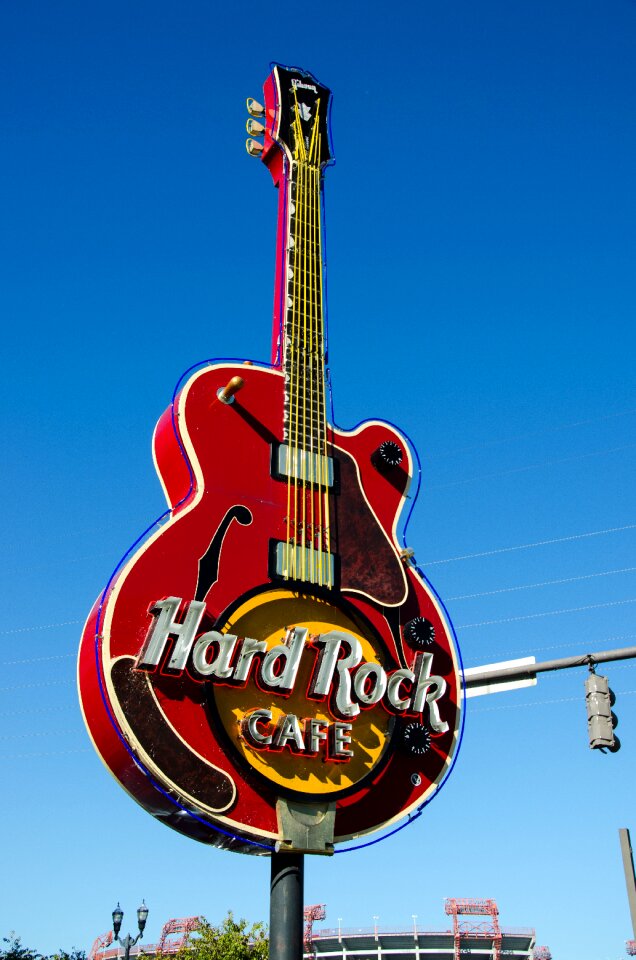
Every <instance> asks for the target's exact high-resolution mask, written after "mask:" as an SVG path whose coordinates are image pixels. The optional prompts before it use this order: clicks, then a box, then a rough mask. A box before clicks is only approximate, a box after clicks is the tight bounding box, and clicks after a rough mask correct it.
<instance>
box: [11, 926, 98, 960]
mask: <svg viewBox="0 0 636 960" xmlns="http://www.w3.org/2000/svg"><path fill="white" fill-rule="evenodd" d="M0 960H86V953H85V952H84V950H75V949H73V950H71V952H70V953H69V952H68V951H67V950H57V951H56V952H55V953H52V954H51V955H50V956H48V957H47V956H46V955H45V954H42V953H38V952H37V950H31V948H30V947H25V946H24V944H23V943H22V939H21V938H20V937H18V936H17V935H16V934H15V933H10V934H9V936H8V937H3V938H2V946H1V947H0Z"/></svg>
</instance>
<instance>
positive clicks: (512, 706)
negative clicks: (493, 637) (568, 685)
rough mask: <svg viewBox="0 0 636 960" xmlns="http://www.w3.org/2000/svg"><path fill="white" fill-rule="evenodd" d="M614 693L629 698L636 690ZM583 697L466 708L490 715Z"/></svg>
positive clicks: (581, 697) (573, 700)
mask: <svg viewBox="0 0 636 960" xmlns="http://www.w3.org/2000/svg"><path fill="white" fill-rule="evenodd" d="M614 693H615V694H616V696H617V697H629V696H631V695H632V694H634V693H636V690H615V691H614ZM582 699H583V695H581V696H580V697H558V698H556V699H554V700H534V701H533V702H532V703H503V704H501V706H497V707H477V708H476V709H475V708H473V707H468V708H467V709H468V710H469V711H470V713H471V714H473V713H490V712H491V711H492V710H516V709H517V707H539V706H543V705H544V704H547V703H574V702H575V701H576V702H579V703H580V702H581V700H582Z"/></svg>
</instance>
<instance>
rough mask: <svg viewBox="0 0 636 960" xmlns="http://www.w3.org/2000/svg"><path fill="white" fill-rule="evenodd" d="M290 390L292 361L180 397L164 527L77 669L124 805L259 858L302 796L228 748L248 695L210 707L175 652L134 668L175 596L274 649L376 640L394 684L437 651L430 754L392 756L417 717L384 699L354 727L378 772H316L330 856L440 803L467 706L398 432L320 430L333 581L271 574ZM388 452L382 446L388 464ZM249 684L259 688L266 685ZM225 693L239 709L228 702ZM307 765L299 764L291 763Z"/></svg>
mask: <svg viewBox="0 0 636 960" xmlns="http://www.w3.org/2000/svg"><path fill="white" fill-rule="evenodd" d="M233 377H240V378H241V379H242V380H243V381H244V387H243V388H242V389H241V390H240V392H237V393H236V395H235V396H234V397H232V398H231V402H229V403H228V402H223V401H222V399H219V392H220V391H222V389H223V388H224V387H226V385H227V384H228V382H229V381H231V379H232V378H233ZM285 382H286V381H285V371H284V369H283V364H282V363H281V364H280V366H279V367H276V366H267V365H263V366H259V365H254V364H251V363H247V362H246V363H245V364H243V365H239V364H227V363H215V364H209V365H206V366H205V367H202V368H201V369H199V370H198V371H197V372H196V373H194V374H193V375H192V376H191V377H190V379H189V380H188V381H187V382H186V383H185V385H184V386H183V387H182V389H181V390H180V392H179V394H178V395H177V397H176V398H175V401H174V403H173V404H171V406H170V407H169V408H168V409H167V410H166V412H165V413H164V414H163V416H162V417H161V419H160V420H159V422H158V424H157V427H156V429H155V434H154V456H155V463H156V467H157V471H158V473H159V476H160V479H161V482H162V485H163V488H164V491H165V494H166V498H167V500H168V505H169V507H170V516H169V519H168V520H167V522H166V523H165V524H164V525H163V526H161V527H158V528H157V530H156V532H155V533H154V534H153V535H152V536H150V537H149V539H147V540H146V542H144V543H143V544H142V546H141V547H140V548H139V549H138V551H137V552H136V554H135V555H134V556H132V557H131V558H130V559H129V560H128V562H127V563H126V564H125V566H123V567H122V569H121V570H120V571H119V572H118V573H117V575H116V576H115V577H114V578H113V580H112V581H111V582H110V583H109V585H108V587H107V588H106V590H105V591H104V593H103V595H102V596H101V597H100V598H99V600H98V601H97V603H96V604H95V607H94V609H93V611H92V612H91V614H90V616H89V619H88V621H87V624H86V627H85V630H84V633H83V638H82V643H81V647H80V656H79V667H78V676H79V690H80V700H81V703H82V707H83V710H84V715H85V718H86V723H87V726H88V728H89V731H90V734H91V737H92V739H93V742H94V744H95V747H96V749H97V751H98V752H99V754H100V756H101V757H102V759H103V761H104V763H105V764H106V766H107V767H108V769H109V770H110V771H111V772H112V773H113V774H114V776H115V777H116V778H117V779H118V780H119V781H120V783H121V784H122V785H123V786H124V787H125V788H126V789H127V790H128V791H129V793H131V794H132V795H133V796H134V798H135V799H136V800H137V801H138V802H140V803H141V804H142V805H143V806H144V807H146V809H147V810H149V811H150V812H151V813H153V814H154V815H155V816H156V817H158V818H160V819H161V820H162V821H163V822H165V823H167V824H168V825H170V826H171V827H173V828H175V829H177V830H179V831H181V832H182V833H185V834H187V835H189V836H191V837H194V838H196V839H199V840H203V841H205V842H208V843H213V844H215V845H217V846H225V847H228V848H232V849H235V850H239V851H242V852H251V853H266V852H268V851H269V849H271V848H272V847H273V846H274V844H276V843H280V842H281V841H282V840H284V837H283V836H282V833H281V830H282V828H281V822H280V818H279V816H278V814H277V802H278V800H279V798H280V796H287V797H291V798H292V799H293V798H295V799H296V800H298V799H299V798H300V799H301V800H302V799H303V794H302V791H301V792H300V793H299V792H298V791H299V790H300V788H296V787H294V786H293V776H295V774H292V772H290V771H289V770H288V769H287V768H286V767H283V768H281V770H282V772H281V771H278V772H277V773H276V774H275V776H274V779H267V777H264V776H263V775H262V772H259V768H258V766H257V767H255V768H252V767H250V766H249V765H246V764H245V763H242V762H241V758H240V757H239V756H238V754H237V744H238V747H241V735H240V734H237V736H236V738H235V739H234V741H233V742H230V741H229V740H228V738H227V737H226V736H225V735H224V733H223V732H222V731H221V732H219V728H220V727H223V724H224V723H225V727H226V728H227V727H228V723H227V722H226V721H227V717H228V716H229V717H230V719H231V717H232V711H234V713H235V714H236V715H237V716H238V713H237V711H238V709H239V708H238V707H237V705H236V702H235V701H234V700H232V699H231V698H232V697H234V696H235V695H240V694H242V693H243V692H245V691H246V690H247V687H248V686H249V684H234V685H232V683H228V684H225V685H223V684H219V685H217V687H215V692H214V693H213V694H211V693H210V684H209V683H207V682H204V680H203V678H202V677H201V676H200V675H197V674H196V671H195V670H194V669H192V667H191V664H190V665H189V666H188V667H187V669H185V670H184V671H182V672H181V673H179V675H178V677H176V676H175V673H174V671H171V669H170V665H169V663H168V661H167V657H168V655H169V653H170V649H172V648H170V649H169V650H168V652H167V654H166V656H164V658H163V660H162V661H161V663H159V664H158V667H157V669H154V668H153V669H145V668H144V669H142V668H141V667H140V662H141V660H140V651H142V650H144V649H147V648H148V642H149V641H148V638H149V635H150V634H149V631H150V630H151V628H152V625H153V612H152V611H153V605H154V604H156V603H157V601H160V600H164V599H165V598H172V597H175V598H178V599H179V601H180V616H182V617H183V616H184V615H185V612H186V609H187V604H188V603H190V602H191V601H193V600H195V599H196V600H197V601H198V602H201V603H204V604H205V611H204V614H203V617H202V619H201V622H200V625H199V627H198V634H201V633H202V632H203V631H211V630H217V631H220V632H221V633H222V634H223V633H226V632H230V633H231V632H232V630H235V631H236V632H237V633H238V630H239V628H240V626H241V625H242V624H243V622H249V623H252V622H258V623H259V624H261V625H262V630H263V631H265V633H267V634H268V635H269V634H270V633H272V631H273V632H274V633H275V632H276V629H279V628H280V630H283V629H284V628H286V627H288V626H289V624H290V623H291V622H293V623H296V624H299V623H307V624H312V623H313V624H315V623H318V624H319V626H320V625H321V624H326V625H327V626H325V627H324V628H321V632H322V631H323V630H324V631H326V630H327V629H328V627H329V626H330V628H331V629H333V627H334V625H335V626H336V627H339V628H341V629H350V630H351V631H353V632H354V633H355V632H357V633H358V634H359V635H360V636H362V637H363V638H370V639H369V643H371V645H372V646H373V645H375V646H374V649H376V650H378V651H380V653H378V654H377V659H378V662H381V663H383V669H384V670H385V672H386V673H387V675H390V672H391V671H392V670H393V671H395V670H399V669H402V670H407V671H408V670H409V669H412V670H415V663H416V658H417V655H418V651H421V650H423V649H429V648H430V650H431V651H433V650H434V659H435V674H436V676H437V679H439V678H443V680H444V684H445V689H446V693H445V695H444V699H443V701H440V703H442V704H443V706H442V708H441V709H442V719H443V721H444V723H443V724H438V728H437V729H435V728H434V725H433V729H432V731H431V736H430V742H429V739H428V734H426V737H425V739H426V744H425V749H424V748H423V749H420V750H419V751H418V750H415V751H413V750H408V749H399V748H396V747H395V744H396V743H397V742H398V741H399V742H401V741H400V737H401V736H402V733H403V732H404V730H405V729H406V727H407V726H408V724H409V723H410V724H411V727H413V726H415V727H417V728H418V730H419V729H420V727H419V726H418V724H419V721H420V720H422V716H420V715H417V716H416V715H415V714H412V713H410V712H409V711H408V710H407V711H406V714H405V715H404V716H402V715H399V716H398V715H397V714H396V712H395V711H392V710H391V709H390V708H389V709H387V708H386V703H384V702H382V703H377V704H373V705H369V706H368V707H365V706H364V705H363V707H362V710H361V713H360V717H361V718H362V720H363V721H364V722H365V723H366V724H367V727H368V729H370V730H371V729H373V730H376V728H377V730H380V731H381V734H378V736H380V735H381V737H382V738H384V740H386V744H387V746H386V747H385V746H382V749H381V751H380V752H379V753H378V758H377V762H376V760H374V761H373V762H372V763H370V764H369V766H368V770H366V769H365V771H363V773H360V774H359V775H358V774H356V775H355V776H352V777H351V778H350V779H349V780H347V779H346V769H347V764H346V762H341V763H336V764H332V765H331V766H329V764H328V763H324V762H323V763H322V764H321V765H320V769H319V772H318V777H322V776H323V771H325V770H327V767H329V770H328V771H327V772H326V773H324V776H325V777H327V779H328V782H327V781H325V784H324V792H321V791H323V785H321V786H320V787H319V789H318V792H316V791H314V792H313V793H312V791H311V790H309V793H308V799H309V800H310V801H311V802H312V803H313V804H314V806H315V804H316V803H320V802H323V801H324V802H325V803H332V804H335V831H334V841H335V842H338V841H341V840H346V839H349V838H351V837H355V836H359V835H361V834H364V833H366V832H369V831H371V830H373V829H377V827H378V825H387V824H390V823H392V822H394V821H396V820H397V819H398V818H399V817H401V816H403V814H404V813H405V812H408V811H411V810H413V809H415V808H416V807H418V806H419V805H420V804H421V803H422V802H423V801H424V800H425V799H426V798H427V797H428V796H430V795H432V793H433V792H434V791H435V789H436V788H437V786H438V785H439V784H440V783H441V781H442V779H443V777H444V776H445V774H446V773H447V771H448V769H449V766H450V758H451V756H452V754H453V751H454V747H455V745H456V741H457V738H458V731H459V717H460V705H461V684H460V682H459V679H458V677H459V673H458V659H457V654H456V650H455V645H454V639H453V635H452V628H451V627H450V624H449V623H448V621H447V619H446V616H445V613H444V610H443V607H442V605H441V603H440V602H439V600H438V599H437V597H436V596H435V594H434V593H433V591H432V590H431V589H430V587H429V586H428V584H427V583H426V582H425V580H424V579H423V577H421V576H420V574H419V573H418V571H417V570H416V569H415V567H414V566H413V565H412V563H411V562H410V560H409V558H408V557H402V555H401V550H400V545H399V544H398V541H397V524H398V519H399V517H400V514H401V512H402V509H403V507H404V503H405V498H406V496H407V491H408V489H409V486H410V484H411V481H412V479H413V473H414V463H413V456H412V454H411V451H410V450H409V446H408V443H407V441H406V439H405V437H404V436H402V435H401V434H400V433H399V432H398V431H397V430H396V429H395V428H394V427H393V426H390V425H389V424H387V423H382V422H378V421H369V422H367V423H364V424H362V425H361V426H359V427H357V428H356V429H354V430H353V431H351V432H343V431H341V430H338V429H336V428H334V427H333V426H331V425H328V424H327V429H326V437H325V440H326V445H327V449H328V452H329V456H330V457H331V459H332V462H333V480H332V482H330V484H329V488H328V490H327V492H326V493H325V494H324V496H323V501H322V503H323V504H326V506H325V509H329V511H330V518H331V519H330V526H331V543H330V552H331V554H333V556H334V558H335V561H334V568H333V578H328V577H326V576H322V574H321V576H320V578H319V580H320V581H322V582H318V583H317V582H304V583H303V582H300V581H301V580H302V579H305V578H304V577H303V578H301V577H299V576H292V577H289V576H281V574H280V571H277V569H276V544H279V543H285V542H287V541H289V510H290V501H289V497H290V493H289V482H288V479H287V478H286V477H284V476H281V475H280V473H279V472H278V470H277V468H276V462H277V459H276V458H277V451H278V450H279V448H280V444H281V443H283V442H284V439H285V438H284V436H283V422H284V416H285V401H286V386H285ZM387 443H388V445H389V446H388V448H387V446H386V444H387ZM383 445H384V446H383ZM381 449H382V450H384V451H386V450H387V449H389V451H390V453H391V457H389V460H390V461H391V462H389V463H387V462H386V458H384V459H383V458H382V456H381V455H380V452H379V451H381ZM396 453H397V456H396V455H395V454H396ZM302 496H303V497H304V498H305V501H306V502H311V501H312V498H315V497H316V496H317V494H316V491H315V489H314V488H312V487H310V488H309V489H307V490H304V491H303V492H302ZM321 509H322V505H321ZM246 610H247V611H248V612H247V613H245V611H246ZM287 611H289V614H288V613H287ZM241 617H243V618H245V617H247V618H248V619H247V620H245V621H244V620H241ZM249 617H252V620H249ZM254 617H256V618H257V619H256V621H254V619H253V618H254ZM281 617H282V618H283V619H282V622H279V621H280V618H281ZM277 618H278V619H277ZM270 620H271V621H272V622H271V623H270ZM274 621H275V622H274ZM237 623H238V624H239V626H236V624H237ZM414 623H415V624H416V628H413V626H412V625H413V624H414ZM418 624H419V625H420V626H421V625H422V624H425V625H426V627H427V628H428V629H429V631H430V637H424V638H422V637H421V636H419V637H418V636H415V634H416V633H417V625H418ZM409 625H411V626H410V627H409ZM405 628H409V629H411V632H412V634H413V636H411V637H410V639H409V636H408V630H407V632H406V633H405ZM313 629H314V632H317V629H316V628H313ZM413 631H415V633H413ZM240 635H241V636H242V634H240ZM309 636H310V637H311V628H310V634H309ZM171 642H172V643H173V644H174V643H175V642H176V634H175V635H174V636H173V638H172V641H171ZM365 642H366V641H365ZM427 645H429V646H428V647H427ZM365 649H366V648H365ZM369 657H370V655H368V656H367V659H369ZM258 660H259V656H257V657H256V659H255V663H256V662H257V661H258ZM308 678H309V674H308V675H307V678H306V680H305V681H303V683H304V684H305V685H307V684H308V683H309V679H308ZM441 682H442V681H441V680H440V683H441ZM256 685H257V686H258V687H259V689H260V688H261V684H260V683H259V682H258V680H257V684H256ZM252 686H253V685H252ZM406 688H409V683H408V682H406V684H405V686H404V689H406ZM223 697H229V698H230V701H229V706H227V705H226V706H225V707H224V706H223V704H222V703H221V700H222V699H223ZM215 698H216V699H215ZM266 699H267V698H266ZM277 702H278V701H277ZM224 710H225V718H226V719H225V721H223V722H220V721H219V717H221V718H222V717H223V711H224ZM365 710H366V711H367V712H366V713H365ZM414 721H418V723H415V724H414ZM373 724H375V726H373ZM407 739H408V737H407ZM283 752H284V751H283ZM287 752H288V753H289V751H287ZM380 753H381V754H382V755H381V758H380ZM259 758H260V754H259V755H258V756H256V760H255V763H258V762H259ZM284 761H285V758H283V759H282V760H281V763H283V762H284ZM297 761H298V757H297V756H296V757H293V756H290V764H291V763H292V762H294V763H295V762H297ZM298 762H300V761H298ZM303 762H305V761H303ZM306 763H307V764H308V766H307V770H309V769H310V767H309V763H310V761H309V760H307V761H306ZM314 765H315V761H314ZM303 769H304V768H303ZM312 769H313V768H312ZM334 770H335V771H336V773H337V774H338V776H340V777H341V779H339V780H338V779H337V778H336V777H335V774H334V772H333V771H334ZM363 774H364V775H363ZM304 775H305V774H303V776H304ZM307 776H309V774H307ZM276 778H279V781H280V783H278V782H277V780H276ZM343 778H344V779H343ZM316 782H318V780H317V781H316ZM303 789H304V788H303ZM294 791H296V792H294Z"/></svg>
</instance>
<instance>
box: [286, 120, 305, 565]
mask: <svg viewBox="0 0 636 960" xmlns="http://www.w3.org/2000/svg"><path fill="white" fill-rule="evenodd" d="M292 126H293V130H294V136H295V144H294V158H293V160H292V167H291V170H292V185H293V184H294V182H295V187H296V190H295V197H294V276H293V283H292V304H291V317H290V311H289V308H288V304H287V300H286V301H285V307H286V309H287V319H288V320H290V321H291V326H290V328H289V329H287V331H286V333H287V336H288V368H289V383H288V390H289V437H288V441H289V442H288V446H287V474H288V480H287V482H288V484H289V487H290V490H291V487H292V485H293V508H292V509H290V511H289V523H290V525H291V532H290V536H289V538H288V541H287V542H288V558H287V559H288V562H287V570H286V575H287V577H289V576H291V577H292V578H294V577H295V575H296V541H297V527H296V518H297V507H296V502H297V497H298V483H297V473H298V471H297V446H298V393H297V390H298V384H297V381H296V378H295V375H294V371H295V368H296V363H297V350H298V341H297V337H296V329H295V328H296V317H297V310H298V302H299V293H298V277H299V264H298V256H299V240H300V237H299V228H298V224H299V214H298V211H299V208H300V203H301V194H300V184H299V182H298V160H299V152H300V145H299V133H298V104H297V103H296V112H295V117H294V121H293V125H292ZM290 191H292V192H293V190H292V187H290ZM287 326H288V325H287V324H286V327H287ZM290 499H291V498H290ZM290 559H291V563H290Z"/></svg>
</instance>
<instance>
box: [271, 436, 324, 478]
mask: <svg viewBox="0 0 636 960" xmlns="http://www.w3.org/2000/svg"><path fill="white" fill-rule="evenodd" d="M272 476H273V477H275V478H276V479H277V480H287V479H288V478H291V479H292V480H299V481H300V482H301V483H309V484H312V485H314V486H317V487H318V486H320V487H327V488H328V489H333V485H334V468H333V457H327V456H325V455H324V454H322V453H312V452H311V451H310V450H302V449H301V448H300V447H290V446H289V444H288V443H279V444H274V445H273V446H272Z"/></svg>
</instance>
